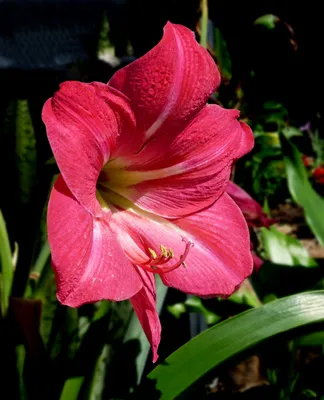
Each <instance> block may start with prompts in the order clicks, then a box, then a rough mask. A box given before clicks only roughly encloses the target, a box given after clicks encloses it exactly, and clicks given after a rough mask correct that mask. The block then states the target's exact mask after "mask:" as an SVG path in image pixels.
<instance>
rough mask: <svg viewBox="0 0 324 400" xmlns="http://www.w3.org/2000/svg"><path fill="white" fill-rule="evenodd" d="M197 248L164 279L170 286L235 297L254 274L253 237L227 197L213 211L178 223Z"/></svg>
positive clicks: (205, 293)
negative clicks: (239, 288)
mask: <svg viewBox="0 0 324 400" xmlns="http://www.w3.org/2000/svg"><path fill="white" fill-rule="evenodd" d="M175 224H176V225H178V226H179V227H180V228H181V229H182V230H184V231H186V232H187V233H188V234H190V235H191V236H192V237H193V238H194V244H195V246H194V247H193V248H192V249H191V251H190V252H189V254H188V257H187V259H186V264H187V268H186V269H183V268H181V269H180V268H178V269H176V270H174V271H171V272H169V273H167V274H165V275H162V276H161V278H162V280H163V282H164V283H165V284H166V285H167V286H171V287H174V288H176V289H179V290H182V291H183V292H186V293H190V294H195V295H198V296H203V297H210V296H215V295H218V296H223V297H227V296H229V295H231V294H232V293H233V292H234V291H235V290H236V289H237V287H238V286H239V285H240V284H241V283H242V281H243V280H244V279H245V278H247V277H248V276H249V275H250V274H251V273H252V268H253V260H252V256H251V252H250V234H249V231H248V228H247V225H246V223H245V220H244V218H243V216H242V213H241V212H240V210H239V208H238V207H237V206H236V204H235V203H234V201H233V200H232V199H231V198H230V197H229V196H228V195H227V194H226V193H224V194H223V196H222V197H220V198H219V199H218V201H216V203H214V204H213V205H212V206H211V207H209V208H208V209H205V210H203V211H201V212H199V213H196V214H193V215H190V216H188V217H186V218H183V219H180V220H177V221H176V222H175Z"/></svg>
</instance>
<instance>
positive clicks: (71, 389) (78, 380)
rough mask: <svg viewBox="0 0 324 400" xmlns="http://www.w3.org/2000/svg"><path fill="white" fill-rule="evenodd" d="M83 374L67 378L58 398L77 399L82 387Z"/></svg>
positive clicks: (64, 399) (61, 399) (63, 399)
mask: <svg viewBox="0 0 324 400" xmlns="http://www.w3.org/2000/svg"><path fill="white" fill-rule="evenodd" d="M83 381H84V376H76V377H73V378H69V379H67V380H66V382H65V383H64V387H63V390H62V393H61V396H60V400H77V399H78V397H79V393H80V390H81V388H82V385H83Z"/></svg>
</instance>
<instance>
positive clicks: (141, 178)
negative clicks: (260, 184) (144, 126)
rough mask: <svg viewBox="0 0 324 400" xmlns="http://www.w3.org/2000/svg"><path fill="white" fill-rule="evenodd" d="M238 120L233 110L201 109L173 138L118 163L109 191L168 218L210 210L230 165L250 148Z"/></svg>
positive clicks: (249, 136) (158, 140)
mask: <svg viewBox="0 0 324 400" xmlns="http://www.w3.org/2000/svg"><path fill="white" fill-rule="evenodd" d="M238 115H239V112H238V111H237V110H226V109H224V108H221V107H219V106H216V105H208V106H205V107H204V108H203V109H202V110H201V111H200V112H199V113H198V114H197V115H196V117H195V118H194V119H193V120H192V121H191V123H190V124H189V125H188V126H187V128H186V129H184V130H183V131H182V132H179V134H178V135H177V136H176V137H172V135H171V134H170V133H165V135H164V136H163V137H162V136H160V137H156V138H155V139H154V140H152V141H150V142H149V143H148V144H147V145H146V146H145V147H144V148H143V149H142V151H141V152H139V153H138V155H134V156H130V157H124V158H123V159H122V160H119V161H120V162H123V163H124V168H125V169H124V170H123V171H120V170H118V169H111V170H110V173H111V176H109V180H110V182H111V184H112V185H113V184H115V187H113V190H114V191H116V192H117V193H119V194H120V195H122V196H124V197H126V198H127V199H129V200H130V201H132V202H133V203H135V204H136V205H138V206H139V207H141V208H143V209H145V210H148V211H151V212H154V213H156V214H159V215H161V216H164V217H167V218H179V217H182V216H184V215H188V214H190V213H193V212H196V211H197V210H200V209H202V208H204V207H207V206H209V205H210V204H212V203H213V202H214V201H215V200H216V199H217V198H218V197H219V196H221V195H222V194H223V192H224V191H225V188H226V186H227V183H228V180H229V176H230V170H231V166H232V163H233V160H235V159H236V158H237V157H238V156H242V155H243V154H244V153H246V152H247V151H250V150H251V149H252V147H253V144H254V139H253V134H252V131H251V129H250V128H249V127H248V126H247V125H246V124H244V123H240V122H239V121H238V120H237V117H238ZM113 163H114V161H112V164H113ZM108 166H109V164H108ZM121 174H122V175H121ZM121 177H122V178H121ZM121 185H124V187H122V186H121Z"/></svg>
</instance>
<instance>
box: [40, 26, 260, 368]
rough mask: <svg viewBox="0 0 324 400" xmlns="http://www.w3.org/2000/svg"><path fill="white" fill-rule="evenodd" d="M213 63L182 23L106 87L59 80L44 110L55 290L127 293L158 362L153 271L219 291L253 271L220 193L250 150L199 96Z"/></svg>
mask: <svg viewBox="0 0 324 400" xmlns="http://www.w3.org/2000/svg"><path fill="white" fill-rule="evenodd" d="M219 83H220V76H219V72H218V70H217V68H216V66H215V64H214V62H213V60H212V58H211V57H210V56H209V54H208V53H207V51H206V50H204V49H203V48H202V47H201V46H199V45H198V43H197V42H196V41H195V38H194V35H193V33H192V32H191V31H189V30H188V29H187V28H185V27H183V26H180V25H173V24H171V23H168V24H167V25H166V27H165V30H164V36H163V38H162V40H161V42H160V43H159V44H158V45H157V46H156V47H154V48H153V49H152V50H151V51H150V52H149V53H147V54H146V55H145V56H143V57H142V58H140V59H138V60H137V61H135V62H133V63H132V64H130V65H128V66H127V67H125V68H123V69H121V70H119V71H118V72H117V73H116V74H115V75H114V76H113V77H112V79H111V80H110V81H109V82H108V84H107V85H106V84H102V83H98V82H93V83H90V84H85V83H80V82H66V83H64V84H62V85H61V87H60V90H59V91H58V92H57V93H55V95H54V97H53V98H51V99H49V100H48V101H47V102H46V104H45V106H44V110H43V120H44V122H45V124H46V128H47V134H48V139H49V142H50V144H51V147H52V150H53V153H54V155H55V158H56V161H57V164H58V166H59V168H60V171H61V175H60V177H59V178H58V180H57V181H56V183H55V186H54V188H53V191H52V193H51V198H50V202H49V209H48V237H49V242H50V246H51V251H52V263H53V268H54V271H55V274H56V281H57V297H58V299H59V301H60V302H61V303H63V304H66V305H68V306H71V307H78V306H80V305H81V304H84V303H88V302H95V301H98V300H101V299H108V300H115V301H120V300H125V299H130V300H131V303H132V305H133V307H134V309H135V311H136V313H137V315H138V318H139V320H140V322H141V324H142V326H143V329H144V331H145V333H146V336H147V337H148V340H149V341H150V343H151V346H152V349H153V359H154V361H155V360H156V359H157V357H158V356H157V348H158V345H159V342H160V333H161V327H160V322H159V317H158V314H157V312H156V308H155V300H156V299H155V279H154V274H159V275H160V277H161V279H162V281H163V282H164V283H165V284H166V285H168V286H170V287H173V288H177V289H180V290H182V291H184V292H186V293H192V294H195V295H198V296H206V297H210V296H228V295H230V294H231V293H232V292H233V291H234V290H235V289H236V288H237V287H238V286H239V285H240V283H241V282H242V281H243V280H244V279H245V278H246V277H247V276H248V275H249V274H250V273H251V271H252V258H251V254H250V243H249V232H248V228H247V226H246V223H245V220H244V218H243V216H242V214H241V212H240V210H239V208H238V207H237V206H236V204H235V203H234V202H233V201H232V199H231V198H230V197H229V196H228V195H227V194H226V193H224V192H225V189H226V187H227V184H228V180H229V175H230V171H231V166H232V162H233V160H235V159H237V158H238V157H241V156H242V155H243V154H245V153H246V152H248V151H250V150H251V148H252V147H253V135H252V132H251V130H250V129H249V127H248V126H247V125H246V124H244V123H240V122H238V121H237V117H238V116H239V112H238V111H236V110H225V109H223V108H221V107H218V106H216V105H206V102H207V99H208V97H209V95H210V94H211V93H212V92H213V91H214V90H215V89H216V88H217V87H218V86H219Z"/></svg>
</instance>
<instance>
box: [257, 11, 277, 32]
mask: <svg viewBox="0 0 324 400" xmlns="http://www.w3.org/2000/svg"><path fill="white" fill-rule="evenodd" d="M279 20H280V19H279V18H278V17H277V16H276V15H273V14H265V15H262V16H261V17H259V18H257V19H256V20H255V21H254V25H262V26H264V27H265V28H267V29H274V28H275V26H276V24H277V23H278V22H279Z"/></svg>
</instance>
